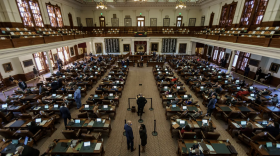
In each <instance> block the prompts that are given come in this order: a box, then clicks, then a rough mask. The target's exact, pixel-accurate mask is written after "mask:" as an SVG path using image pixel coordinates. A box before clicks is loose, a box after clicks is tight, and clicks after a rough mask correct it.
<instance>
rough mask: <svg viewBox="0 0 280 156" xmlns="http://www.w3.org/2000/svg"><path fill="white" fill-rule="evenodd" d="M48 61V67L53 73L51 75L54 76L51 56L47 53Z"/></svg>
mask: <svg viewBox="0 0 280 156" xmlns="http://www.w3.org/2000/svg"><path fill="white" fill-rule="evenodd" d="M47 60H48V65H49V69H50V72H51V74H53V67H52V63H51V59H50V55H49V53H48V52H47Z"/></svg>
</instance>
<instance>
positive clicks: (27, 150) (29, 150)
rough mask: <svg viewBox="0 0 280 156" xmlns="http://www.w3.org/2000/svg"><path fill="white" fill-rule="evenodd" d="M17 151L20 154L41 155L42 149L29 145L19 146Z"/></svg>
mask: <svg viewBox="0 0 280 156" xmlns="http://www.w3.org/2000/svg"><path fill="white" fill-rule="evenodd" d="M16 152H17V154H19V155H20V156H39V155H40V151H39V150H38V149H35V148H33V147H30V146H28V145H24V146H18V147H17V148H16Z"/></svg>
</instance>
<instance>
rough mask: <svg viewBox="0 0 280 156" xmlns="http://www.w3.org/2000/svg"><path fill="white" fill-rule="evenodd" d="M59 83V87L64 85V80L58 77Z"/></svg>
mask: <svg viewBox="0 0 280 156" xmlns="http://www.w3.org/2000/svg"><path fill="white" fill-rule="evenodd" d="M57 83H58V87H59V88H61V87H62V86H63V85H64V82H63V81H62V79H58V80H57Z"/></svg>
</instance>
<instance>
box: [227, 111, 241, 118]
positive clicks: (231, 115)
mask: <svg viewBox="0 0 280 156" xmlns="http://www.w3.org/2000/svg"><path fill="white" fill-rule="evenodd" d="M240 114H241V113H240V111H232V112H230V113H229V115H228V118H238V117H240Z"/></svg>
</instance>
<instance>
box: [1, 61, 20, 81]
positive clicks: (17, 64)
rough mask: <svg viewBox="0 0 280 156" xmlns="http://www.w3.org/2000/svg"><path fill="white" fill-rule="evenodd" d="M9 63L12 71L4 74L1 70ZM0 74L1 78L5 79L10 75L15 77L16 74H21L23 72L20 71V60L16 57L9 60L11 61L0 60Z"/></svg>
mask: <svg viewBox="0 0 280 156" xmlns="http://www.w3.org/2000/svg"><path fill="white" fill-rule="evenodd" d="M9 62H11V64H12V67H13V71H11V72H8V73H6V72H5V70H4V68H3V64H5V63H9ZM0 72H1V75H2V77H3V78H7V77H9V76H10V75H12V76H13V75H17V74H23V73H24V71H23V69H22V66H21V63H20V60H19V58H18V57H16V58H11V59H5V60H1V67H0Z"/></svg>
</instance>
